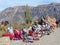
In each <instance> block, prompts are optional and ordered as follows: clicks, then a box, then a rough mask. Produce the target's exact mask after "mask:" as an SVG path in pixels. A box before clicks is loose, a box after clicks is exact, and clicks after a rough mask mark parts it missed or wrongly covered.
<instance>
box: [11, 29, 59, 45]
mask: <svg viewBox="0 0 60 45" xmlns="http://www.w3.org/2000/svg"><path fill="white" fill-rule="evenodd" d="M11 45H60V28H56V29H55V30H54V32H53V33H51V35H49V36H47V35H46V36H44V37H42V38H40V40H39V41H34V43H24V42H22V40H18V41H11Z"/></svg>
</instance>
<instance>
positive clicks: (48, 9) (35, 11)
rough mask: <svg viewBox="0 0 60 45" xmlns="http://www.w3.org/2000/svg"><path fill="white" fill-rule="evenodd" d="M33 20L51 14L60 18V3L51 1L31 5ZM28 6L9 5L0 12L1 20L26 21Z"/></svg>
mask: <svg viewBox="0 0 60 45" xmlns="http://www.w3.org/2000/svg"><path fill="white" fill-rule="evenodd" d="M29 10H30V15H31V17H32V18H31V20H40V19H41V17H42V16H45V15H51V16H53V17H55V18H56V19H57V20H60V3H51V4H45V5H39V6H36V7H32V6H29ZM25 11H26V6H14V7H9V8H6V9H5V10H3V11H2V12H0V20H1V21H2V20H8V21H10V22H19V23H22V22H24V21H25Z"/></svg>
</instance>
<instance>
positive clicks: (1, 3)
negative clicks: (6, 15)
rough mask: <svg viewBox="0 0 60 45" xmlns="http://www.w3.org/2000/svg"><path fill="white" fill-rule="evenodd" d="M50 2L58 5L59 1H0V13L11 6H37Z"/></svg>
mask: <svg viewBox="0 0 60 45" xmlns="http://www.w3.org/2000/svg"><path fill="white" fill-rule="evenodd" d="M52 2H54V3H55V2H56V3H60V0H0V11H2V10H4V9H6V8H8V7H13V6H24V5H29V6H38V5H43V4H49V3H52Z"/></svg>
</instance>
